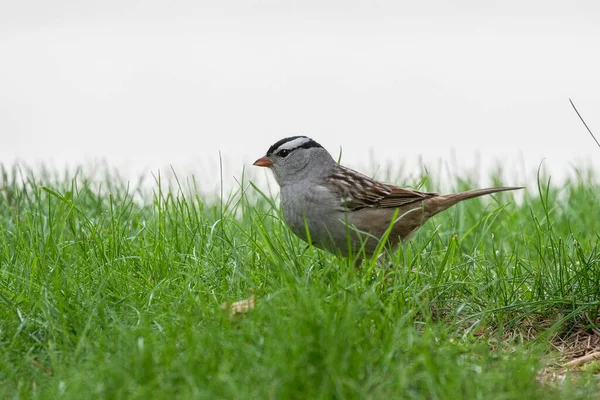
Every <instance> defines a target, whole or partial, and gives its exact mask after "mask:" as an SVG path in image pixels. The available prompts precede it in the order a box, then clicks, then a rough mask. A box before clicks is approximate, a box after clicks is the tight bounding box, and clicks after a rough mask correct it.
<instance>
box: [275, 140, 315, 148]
mask: <svg viewBox="0 0 600 400" xmlns="http://www.w3.org/2000/svg"><path fill="white" fill-rule="evenodd" d="M308 142H310V138H307V137H299V138H296V139H294V140H290V141H289V142H285V143H283V144H282V145H281V146H279V147H278V148H277V150H276V151H280V150H294V149H295V148H298V147H300V146H302V145H303V144H305V143H308Z"/></svg>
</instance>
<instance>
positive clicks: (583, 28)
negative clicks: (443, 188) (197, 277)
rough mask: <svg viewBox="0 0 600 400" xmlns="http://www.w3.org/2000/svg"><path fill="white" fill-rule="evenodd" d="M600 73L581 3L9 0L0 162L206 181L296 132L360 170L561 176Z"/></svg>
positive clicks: (2, 44) (597, 12)
mask: <svg viewBox="0 0 600 400" xmlns="http://www.w3.org/2000/svg"><path fill="white" fill-rule="evenodd" d="M448 3H453V4H452V5H449V4H448ZM599 71H600V3H599V2H598V1H592V0H590V1H568V2H565V1H556V2H555V1H478V0H474V1H457V2H456V1H455V2H446V1H430V2H413V1H352V0H350V1H242V0H237V1H214V2H207V1H168V2H167V1H143V2H142V1H106V0H105V1H97V2H89V1H88V2H81V1H66V0H54V1H51V2H49V1H42V0H38V1H33V0H32V1H12V2H9V1H3V2H2V3H1V5H0V162H2V163H3V164H5V165H7V164H11V163H13V162H15V160H21V161H25V162H27V163H29V164H32V163H38V162H44V163H51V164H52V165H55V166H57V167H61V166H62V165H64V164H65V163H68V164H70V165H74V164H77V163H81V162H84V161H86V160H87V161H89V160H92V161H94V160H99V159H104V160H106V161H107V162H108V163H109V164H110V165H113V166H115V167H118V168H122V169H123V170H124V171H128V173H130V174H139V173H148V171H156V170H158V169H164V168H165V167H166V166H168V165H173V166H174V167H175V168H176V170H178V171H181V173H183V174H187V173H189V174H192V173H193V174H196V175H197V176H199V177H201V179H203V180H206V182H207V183H208V184H209V185H210V184H214V183H215V182H218V176H217V174H218V159H219V151H220V152H221V154H222V157H223V161H224V163H225V166H226V175H227V176H228V177H231V176H238V177H239V176H240V175H241V171H242V169H243V168H244V166H245V167H246V168H250V164H251V163H252V162H253V161H254V160H255V159H257V158H258V157H260V156H262V155H263V154H264V152H265V151H266V150H267V148H268V147H269V146H270V145H271V144H272V143H274V142H275V141H277V140H278V139H280V138H282V137H285V136H290V135H295V134H305V135H307V136H311V137H313V138H314V139H315V140H317V141H318V142H320V143H321V144H323V145H324V146H325V147H326V148H328V149H330V151H331V152H333V153H337V152H338V151H339V148H340V146H342V147H343V154H344V156H343V160H344V163H345V164H346V165H349V166H351V167H355V168H359V169H362V170H363V171H364V172H367V173H374V172H375V169H376V168H375V167H376V166H378V165H380V166H388V165H392V166H398V167H399V168H400V167H402V168H404V169H405V171H407V172H406V173H408V171H410V169H411V168H413V166H415V165H416V164H417V163H418V161H419V159H420V157H421V158H422V159H423V161H424V162H425V164H426V165H430V166H431V167H432V169H434V168H433V167H434V166H436V165H438V164H439V163H440V162H442V163H445V164H446V165H449V167H448V168H449V169H453V168H454V167H453V166H452V165H455V164H453V163H456V164H458V165H457V168H458V172H457V171H450V172H448V171H446V172H444V174H446V175H448V174H450V173H454V172H456V173H461V172H460V171H463V170H464V171H469V170H471V169H473V168H476V169H478V170H479V171H480V170H481V169H485V168H489V167H490V166H492V165H494V164H495V163H498V162H499V163H501V164H502V165H504V166H505V167H506V168H507V169H508V170H511V171H512V170H514V169H516V170H518V171H517V172H520V173H525V172H527V173H529V172H533V171H535V169H536V168H537V167H538V165H539V164H540V162H541V161H542V159H545V161H544V165H545V167H546V168H548V169H549V171H550V172H551V173H552V174H553V175H556V176H564V174H565V173H566V172H567V171H569V170H570V168H571V167H570V165H571V164H573V163H575V164H578V163H583V162H591V163H596V164H595V165H596V167H598V165H600V163H598V162H597V160H600V148H598V147H596V146H595V144H594V142H593V140H592V139H591V137H590V136H589V135H588V133H587V132H586V131H585V129H584V127H583V125H582V124H581V122H580V121H579V120H578V118H577V116H576V115H575V113H574V112H573V110H572V108H571V106H570V104H569V102H568V99H569V98H572V99H573V100H574V101H575V103H576V105H577V106H578V108H579V111H580V112H581V113H582V114H583V116H584V117H585V118H586V122H587V123H588V124H589V125H590V127H591V128H592V129H593V130H594V131H595V133H596V136H600V72H599ZM453 160H456V161H453ZM253 170H254V168H253ZM261 172H262V171H261ZM430 172H432V173H433V171H430ZM436 173H438V172H437V171H436ZM439 173H442V172H439ZM402 175H403V174H402V173H400V176H402ZM437 178H438V179H441V178H442V177H437ZM524 179H525V178H524ZM396 183H402V182H396ZM506 183H510V184H518V183H524V182H506Z"/></svg>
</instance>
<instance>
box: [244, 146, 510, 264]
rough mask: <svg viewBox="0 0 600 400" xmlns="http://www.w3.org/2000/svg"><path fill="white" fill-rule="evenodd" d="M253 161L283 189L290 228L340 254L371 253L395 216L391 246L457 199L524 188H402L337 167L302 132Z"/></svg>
mask: <svg viewBox="0 0 600 400" xmlns="http://www.w3.org/2000/svg"><path fill="white" fill-rule="evenodd" d="M254 165H256V166H259V167H268V168H270V169H271V171H273V174H274V175H275V179H276V180H277V183H278V184H279V186H280V188H281V207H282V211H283V218H284V219H285V222H286V223H287V224H288V226H289V227H290V229H291V230H292V232H294V233H295V234H296V235H297V236H299V237H300V238H302V239H303V240H305V241H307V242H309V243H312V244H313V245H314V246H316V247H319V248H321V249H324V250H328V251H330V252H332V253H341V254H342V255H344V256H348V254H350V253H352V254H355V255H357V256H358V257H361V256H362V255H363V254H364V255H367V256H370V255H372V254H373V253H374V252H375V250H376V247H377V244H378V243H379V241H380V238H382V237H383V236H384V234H385V233H386V230H388V228H390V227H392V218H394V216H396V219H395V221H394V223H393V227H392V228H391V231H390V234H389V237H388V239H387V240H388V241H387V244H388V245H390V247H395V246H396V245H397V244H398V243H399V242H400V241H403V240H406V239H408V238H409V237H410V236H411V235H412V234H413V233H415V232H416V231H417V229H419V227H421V225H423V224H424V223H425V221H427V220H428V219H429V218H431V217H432V216H433V215H435V214H437V213H439V212H442V211H444V210H446V209H447V208H449V207H451V206H453V205H455V204H456V203H458V202H460V201H463V200H466V199H470V198H473V197H478V196H483V195H486V194H490V193H496V192H502V191H505V190H516V189H522V188H521V187H497V188H489V189H479V190H471V191H468V192H463V193H456V194H447V195H439V194H437V193H425V192H419V191H416V190H411V189H403V188H401V187H398V186H393V185H388V184H385V183H381V182H377V181H375V180H373V179H371V178H369V177H367V176H365V175H363V174H360V173H358V172H356V171H354V170H352V169H350V168H346V167H344V166H342V165H339V164H338V163H337V162H336V161H335V160H334V159H333V158H332V157H331V155H330V154H329V153H328V152H327V150H325V149H324V148H323V147H322V146H321V145H320V144H319V143H317V142H315V141H314V140H312V139H310V138H308V137H306V136H293V137H288V138H285V139H282V140H280V141H278V142H277V143H275V144H274V145H273V146H271V147H270V148H269V150H268V151H267V155H266V156H264V157H262V158H259V159H258V160H256V162H254ZM359 232H360V233H359Z"/></svg>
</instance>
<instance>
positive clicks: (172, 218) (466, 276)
mask: <svg viewBox="0 0 600 400" xmlns="http://www.w3.org/2000/svg"><path fill="white" fill-rule="evenodd" d="M1 173H2V176H1V177H0V398H7V399H10V398H40V399H52V398H67V399H69V398H72V399H82V398H83V399H86V398H110V399H136V398H138V399H148V398H155V399H160V398H171V399H173V398H177V399H180V398H211V399H212V398H230V399H234V398H235V399H238V398H240V399H241V398H260V399H263V398H277V399H280V398H281V399H285V398H340V399H341V398H387V399H390V398H398V399H400V398H402V399H513V398H514V399H517V398H518V399H523V398H528V399H538V398H545V399H561V398H568V399H578V398H581V399H587V398H590V397H594V396H595V397H596V398H598V394H597V393H598V392H599V390H600V381H598V379H597V377H598V372H599V371H600V363H598V362H597V361H591V362H584V360H581V359H580V357H582V356H585V355H586V354H591V353H594V352H595V351H600V330H599V326H598V325H599V324H600V317H599V308H600V283H599V282H600V246H599V239H600V234H599V232H600V209H599V208H598V199H600V179H598V177H597V176H596V175H594V174H593V173H591V172H588V171H578V172H577V173H576V174H574V175H573V176H574V177H573V178H571V179H567V180H566V181H565V182H562V183H560V184H558V185H555V184H552V183H551V182H550V181H549V180H548V179H546V178H540V179H539V180H538V186H537V187H528V188H527V190H526V192H525V193H524V195H519V194H516V196H521V197H518V198H517V199H518V201H517V200H515V197H513V196H515V194H514V193H511V192H509V193H501V194H498V195H494V196H487V197H484V198H480V199H473V200H469V201H467V202H464V203H462V204H459V205H458V206H456V207H454V208H452V209H450V210H448V211H446V212H445V213H442V214H440V215H438V216H436V217H434V218H433V219H432V220H431V221H429V222H428V223H427V224H426V225H425V226H424V227H423V228H422V229H421V231H420V232H419V234H417V235H416V237H415V238H414V239H413V240H412V241H410V242H409V243H408V244H407V245H405V246H404V247H402V248H400V249H399V250H398V251H397V252H395V253H394V254H392V255H391V256H389V257H388V260H387V261H386V262H385V263H383V265H378V264H376V263H375V262H365V263H364V264H363V265H362V267H361V268H358V269H355V268H353V267H352V265H353V261H352V260H346V259H343V258H337V257H335V256H333V255H331V254H327V253H324V252H322V251H320V250H318V249H314V248H311V247H308V246H307V245H306V244H305V243H304V242H302V241H300V240H299V239H297V238H296V237H294V236H293V234H291V233H290V232H289V231H288V230H287V228H286V227H285V225H284V223H283V221H282V220H281V217H280V213H279V208H278V200H277V199H276V198H274V197H273V196H271V195H266V194H265V192H261V189H262V190H264V189H265V188H264V187H258V186H257V185H253V184H252V182H251V181H249V180H248V179H247V178H243V177H242V178H240V184H239V186H238V188H237V190H234V191H233V192H231V193H225V194H224V195H219V194H218V193H217V194H215V195H214V196H201V195H199V194H198V193H200V191H199V190H198V187H197V185H196V184H195V183H194V182H193V180H192V178H182V177H181V176H180V180H175V181H173V182H171V185H167V184H166V183H165V182H161V181H160V179H159V178H156V182H154V183H153V184H151V185H146V186H140V187H133V186H129V185H128V183H127V182H125V181H123V180H122V179H120V178H119V177H118V176H117V175H116V174H112V173H110V172H107V173H106V175H105V177H104V178H102V179H99V178H97V177H96V178H94V179H92V178H90V176H91V175H86V174H85V171H78V172H77V173H76V174H73V175H69V174H63V175H60V174H56V173H51V172H49V171H45V172H44V171H42V172H37V173H33V172H31V171H28V170H21V169H18V168H5V169H3V170H2V171H1ZM423 182H425V186H424V187H423V189H427V190H437V189H438V188H436V187H429V186H430V185H432V184H431V183H429V182H428V181H427V180H424V181H423ZM498 183H504V184H518V183H519V182H498ZM148 186H150V187H148ZM475 186H477V185H475V184H472V183H469V182H464V181H461V182H456V184H455V185H454V188H455V189H456V190H462V189H467V188H473V187H475ZM251 296H253V300H254V308H251V307H248V308H251V309H250V310H248V312H244V310H240V312H239V313H237V314H235V315H233V314H234V313H233V312H232V311H231V310H232V309H231V306H230V305H231V303H232V302H237V301H244V300H248V299H249V298H250V297H251ZM223 303H227V305H226V306H225V309H223V306H222V305H223ZM242 305H248V304H247V303H245V304H244V303H242ZM233 310H234V311H235V309H233ZM573 360H574V363H576V364H577V363H580V364H581V365H579V366H573V365H569V364H567V363H568V362H569V361H573Z"/></svg>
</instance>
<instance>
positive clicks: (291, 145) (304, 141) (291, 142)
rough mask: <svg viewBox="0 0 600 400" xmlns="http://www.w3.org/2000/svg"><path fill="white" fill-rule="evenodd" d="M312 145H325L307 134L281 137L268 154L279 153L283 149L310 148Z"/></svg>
mask: <svg viewBox="0 0 600 400" xmlns="http://www.w3.org/2000/svg"><path fill="white" fill-rule="evenodd" d="M311 147H321V148H322V147H323V146H321V145H320V144H319V143H317V142H315V141H314V140H312V139H311V138H309V137H306V136H291V137H287V138H285V139H281V140H280V141H278V142H277V143H275V144H274V145H273V146H271V147H270V148H269V151H267V156H271V155H273V154H277V153H279V152H280V151H281V150H287V151H288V152H289V151H294V150H296V149H310V148H311Z"/></svg>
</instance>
